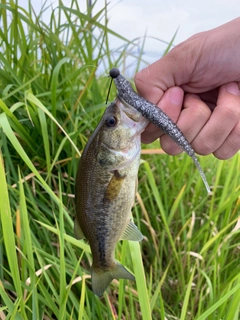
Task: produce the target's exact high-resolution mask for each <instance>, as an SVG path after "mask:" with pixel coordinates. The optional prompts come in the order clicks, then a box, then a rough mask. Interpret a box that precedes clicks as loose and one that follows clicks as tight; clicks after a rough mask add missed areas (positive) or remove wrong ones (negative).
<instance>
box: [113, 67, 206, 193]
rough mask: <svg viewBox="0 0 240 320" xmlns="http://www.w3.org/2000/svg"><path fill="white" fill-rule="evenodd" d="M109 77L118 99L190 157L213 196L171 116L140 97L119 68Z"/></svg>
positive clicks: (186, 141) (191, 149) (193, 154)
mask: <svg viewBox="0 0 240 320" xmlns="http://www.w3.org/2000/svg"><path fill="white" fill-rule="evenodd" d="M109 76H110V77H111V78H112V79H113V80H114V83H115V86H116V88H117V91H118V95H117V96H118V99H120V101H122V102H123V103H125V105H127V106H131V107H133V108H135V110H136V111H137V112H139V113H140V114H141V115H142V116H143V117H145V118H146V119H148V120H149V121H150V122H151V123H153V124H155V125H156V126H157V127H159V128H160V129H161V130H162V131H163V132H164V133H165V134H167V135H168V136H169V137H170V138H171V139H172V140H173V141H174V142H175V143H176V144H177V145H178V146H179V147H180V148H182V149H183V150H184V151H185V152H186V153H187V155H189V156H190V157H191V158H192V160H193V162H194V164H195V165H196V167H197V169H198V171H199V173H200V176H201V178H202V181H203V183H204V185H205V187H206V190H207V193H208V194H209V195H211V190H210V187H209V184H208V182H207V179H206V176H205V174H204V172H203V170H202V167H201V165H200V163H199V161H198V159H197V157H196V155H195V153H194V150H193V148H192V147H191V144H190V143H189V141H188V140H187V139H186V137H185V136H184V135H183V133H182V132H181V130H180V129H179V128H178V126H177V125H176V124H175V123H174V122H173V121H172V120H171V119H170V118H169V116H168V115H167V114H166V113H165V112H164V111H163V110H161V109H160V108H159V107H157V106H156V105H155V104H153V103H151V102H150V101H148V100H147V99H145V98H143V97H140V96H139V95H138V94H137V93H136V92H135V91H134V90H133V88H132V86H131V84H130V83H129V82H128V81H127V80H126V79H125V78H124V77H123V76H122V75H121V73H120V71H119V69H118V68H112V69H111V70H110V72H109Z"/></svg>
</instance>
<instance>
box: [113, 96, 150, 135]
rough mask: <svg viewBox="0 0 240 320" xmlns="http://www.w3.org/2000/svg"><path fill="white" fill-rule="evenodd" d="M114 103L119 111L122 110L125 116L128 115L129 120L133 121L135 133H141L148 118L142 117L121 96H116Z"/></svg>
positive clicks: (147, 122)
mask: <svg viewBox="0 0 240 320" xmlns="http://www.w3.org/2000/svg"><path fill="white" fill-rule="evenodd" d="M115 103H116V105H117V107H118V108H119V110H120V111H121V112H124V114H125V115H126V117H128V118H129V120H130V121H133V122H134V123H135V125H134V127H135V132H136V134H139V133H142V132H143V131H144V129H145V128H146V126H147V125H148V124H149V120H148V119H146V118H144V117H143V116H142V114H141V113H140V112H138V111H137V110H136V109H135V108H133V107H132V106H131V105H129V104H128V103H126V102H125V101H124V100H122V99H121V98H119V97H117V99H116V101H115Z"/></svg>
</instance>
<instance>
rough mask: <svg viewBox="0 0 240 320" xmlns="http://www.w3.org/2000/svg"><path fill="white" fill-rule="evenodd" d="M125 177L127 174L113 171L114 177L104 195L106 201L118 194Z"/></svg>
mask: <svg viewBox="0 0 240 320" xmlns="http://www.w3.org/2000/svg"><path fill="white" fill-rule="evenodd" d="M124 179H125V176H122V175H120V173H119V172H118V171H117V170H115V171H113V176H112V179H111V180H110V182H109V184H108V186H107V189H106V192H105V195H104V201H112V200H114V199H115V198H116V197H117V196H118V194H119V192H120V190H121V188H122V184H123V182H124Z"/></svg>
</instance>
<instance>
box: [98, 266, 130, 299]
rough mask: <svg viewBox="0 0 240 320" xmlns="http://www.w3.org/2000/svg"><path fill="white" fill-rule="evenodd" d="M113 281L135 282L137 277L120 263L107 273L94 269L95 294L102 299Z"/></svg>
mask: <svg viewBox="0 0 240 320" xmlns="http://www.w3.org/2000/svg"><path fill="white" fill-rule="evenodd" d="M113 279H129V280H135V277H134V275H133V274H131V273H130V272H129V271H128V270H127V269H126V268H124V266H122V265H121V264H120V263H118V262H116V264H115V265H114V267H113V268H111V269H110V270H107V271H105V270H96V269H94V268H92V289H93V292H94V293H95V294H96V295H97V296H99V297H101V296H102V295H103V293H104V291H105V290H106V289H107V287H108V286H109V284H110V282H111V281H112V280H113Z"/></svg>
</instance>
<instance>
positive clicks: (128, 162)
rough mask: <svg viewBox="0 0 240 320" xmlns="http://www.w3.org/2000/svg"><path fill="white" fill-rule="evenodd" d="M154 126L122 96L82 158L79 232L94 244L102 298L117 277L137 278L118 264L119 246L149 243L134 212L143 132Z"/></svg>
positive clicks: (94, 272) (95, 280)
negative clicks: (130, 242) (143, 241)
mask: <svg viewBox="0 0 240 320" xmlns="http://www.w3.org/2000/svg"><path fill="white" fill-rule="evenodd" d="M148 123H149V121H148V120H147V119H145V118H144V117H143V116H142V115H141V113H139V112H138V111H136V109H134V108H132V107H131V106H129V105H127V104H125V103H124V102H122V101H121V100H120V99H118V98H117V99H116V100H115V101H114V102H112V103H111V104H110V105H109V106H108V107H107V108H106V110H105V112H104V114H103V116H102V118H101V120H100V122H99V124H98V126H97V128H96V129H95V131H94V132H93V134H92V135H91V137H90V139H89V140H88V142H87V144H86V146H85V148H84V150H83V153H82V155H81V158H80V162H79V166H78V172H77V176H76V182H75V204H76V216H75V222H74V234H75V237H76V238H77V239H86V240H87V241H88V242H89V245H90V248H91V252H92V260H93V261H92V266H91V281H92V290H93V292H94V293H95V294H96V295H97V296H99V297H100V296H102V295H103V293H104V291H105V290H106V289H107V287H108V286H109V284H110V283H111V281H112V280H113V279H129V280H135V277H134V275H133V274H132V273H131V272H129V271H128V270H127V269H126V268H125V267H124V266H123V265H121V264H120V263H119V262H118V261H116V260H115V248H116V244H117V242H118V241H119V240H132V241H141V240H142V239H143V235H142V233H141V232H140V231H139V229H138V228H137V226H136V225H135V224H134V222H133V220H132V216H131V209H132V206H133V204H134V200H135V194H136V190H137V181H138V169H139V163H140V153H141V133H142V132H143V131H144V129H145V128H146V126H147V125H148Z"/></svg>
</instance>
